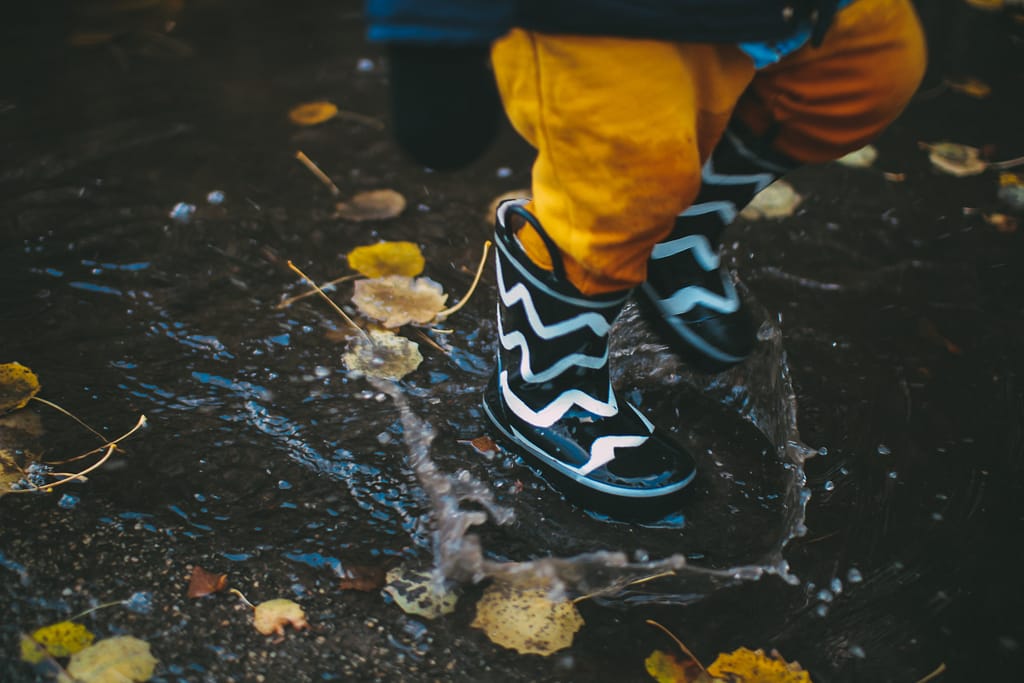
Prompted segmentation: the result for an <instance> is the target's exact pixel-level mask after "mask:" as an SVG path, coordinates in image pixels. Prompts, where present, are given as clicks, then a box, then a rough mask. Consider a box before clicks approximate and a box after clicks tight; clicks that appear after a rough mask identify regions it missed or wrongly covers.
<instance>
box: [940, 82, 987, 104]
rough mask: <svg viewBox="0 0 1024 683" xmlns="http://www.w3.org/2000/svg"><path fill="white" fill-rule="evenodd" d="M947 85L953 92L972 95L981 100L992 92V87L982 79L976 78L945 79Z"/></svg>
mask: <svg viewBox="0 0 1024 683" xmlns="http://www.w3.org/2000/svg"><path fill="white" fill-rule="evenodd" d="M947 83H948V84H949V87H950V89H951V90H953V91H954V92H958V93H961V94H963V95H967V96H969V97H973V98H975V99H977V100H983V99H985V98H986V97H988V96H989V95H991V94H992V88H991V87H990V86H989V85H988V83H985V82H984V81H979V80H978V79H977V78H965V79H963V80H962V81H947Z"/></svg>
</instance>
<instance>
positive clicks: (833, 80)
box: [492, 0, 925, 294]
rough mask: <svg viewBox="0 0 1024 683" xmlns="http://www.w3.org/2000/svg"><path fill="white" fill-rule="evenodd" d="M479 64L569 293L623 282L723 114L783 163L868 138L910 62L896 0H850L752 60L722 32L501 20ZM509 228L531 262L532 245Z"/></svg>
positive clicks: (914, 27) (682, 193)
mask: <svg viewBox="0 0 1024 683" xmlns="http://www.w3.org/2000/svg"><path fill="white" fill-rule="evenodd" d="M492 61H493V64H494V71H495V75H496V78H497V81H498V88H499V90H500V92H501V96H502V100H503V102H504V106H505V110H506V112H507V114H508V116H509V119H510V121H511V122H512V125H513V126H515V128H516V130H517V131H518V132H519V133H520V134H521V135H522V136H523V137H524V138H525V139H526V140H527V141H528V142H529V143H530V144H531V145H533V146H534V147H535V148H536V149H537V153H538V156H537V160H536V162H535V164H534V167H533V181H532V185H533V188H532V191H533V204H532V210H533V212H534V213H535V214H536V216H537V217H538V218H539V219H540V221H541V224H542V225H543V226H544V228H545V230H546V231H547V232H548V234H549V235H550V237H551V239H552V240H553V241H554V242H555V244H556V245H557V246H558V248H559V250H560V251H561V252H562V253H561V257H562V260H563V262H564V263H565V266H566V273H567V276H568V277H569V279H570V280H571V281H572V283H573V284H574V285H576V287H577V288H579V289H580V291H581V292H583V293H585V294H598V293H603V292H611V291H618V290H622V289H627V288H630V287H634V286H636V285H638V284H640V283H641V282H643V281H644V279H645V277H646V267H647V259H648V257H649V255H650V253H651V249H652V248H653V246H654V245H655V243H657V242H658V241H659V240H661V239H663V238H664V237H666V236H667V235H668V233H669V232H670V231H671V229H672V225H673V223H674V220H675V217H676V216H677V215H678V214H679V213H681V212H682V211H683V210H685V209H686V208H687V207H688V206H689V205H690V204H691V203H692V202H693V200H694V198H695V197H696V196H697V191H698V190H699V188H700V172H701V166H702V165H703V163H704V161H705V160H706V159H707V158H708V156H709V155H710V154H711V150H712V149H713V148H714V146H715V144H717V142H718V140H719V138H720V137H721V136H722V133H723V131H724V129H725V127H726V125H727V124H728V122H729V120H730V118H731V117H733V116H734V115H735V116H736V117H737V119H738V120H739V121H741V122H742V123H743V124H745V125H746V126H747V127H748V128H750V129H751V130H752V131H753V132H754V133H755V134H763V133H764V132H766V131H768V130H769V129H771V130H772V135H773V137H772V146H773V147H774V149H776V150H777V151H778V152H781V153H782V154H785V155H786V156H788V157H790V158H791V159H793V160H794V161H797V162H801V163H820V162H824V161H829V160H832V159H836V158H838V157H840V156H842V155H844V154H846V153H847V152H850V151H852V150H854V149H857V148H859V147H861V146H863V145H864V144H866V143H867V142H868V141H870V140H872V139H874V138H875V137H876V136H877V135H878V134H879V133H881V132H882V131H883V130H884V129H885V127H886V126H888V125H889V124H890V123H891V122H892V121H893V120H894V119H895V118H896V117H897V116H898V115H899V114H900V112H901V111H902V110H903V108H904V107H905V106H906V104H907V102H908V101H909V100H910V97H911V95H912V94H913V92H914V91H915V90H916V88H917V86H918V84H919V83H920V80H921V78H922V76H923V73H924V66H925V47H924V39H923V35H922V32H921V28H920V25H919V23H918V20H917V16H916V15H915V13H914V10H913V8H912V6H911V3H910V0H857V2H854V3H853V4H852V5H850V6H849V7H847V8H846V9H844V10H842V11H841V12H839V14H837V15H836V18H835V21H834V23H833V25H832V26H831V28H829V31H828V33H827V35H826V36H825V40H824V42H823V43H822V44H821V45H820V46H818V47H814V46H810V45H807V46H805V47H803V48H801V49H800V50H798V51H796V52H794V53H792V54H790V55H788V56H787V57H785V58H784V59H783V60H782V61H781V62H779V63H777V64H774V65H772V66H769V67H766V68H764V69H761V70H755V69H754V66H753V62H752V61H751V59H750V58H749V57H748V56H747V55H746V54H744V53H743V52H741V51H740V49H739V48H738V47H736V46H734V45H725V44H704V43H674V42H666V41H657V40H639V39H625V38H607V37H590V36H565V35H549V34H540V33H534V32H529V31H522V30H514V31H512V32H511V33H509V34H508V35H506V36H504V37H503V38H502V39H501V40H499V41H498V42H497V43H495V45H494V47H493V49H492ZM519 235H520V239H521V241H522V242H523V246H524V248H525V249H526V252H527V254H528V255H529V256H530V258H531V259H532V260H533V261H534V262H536V263H537V264H538V265H540V266H541V267H544V268H548V269H550V268H551V261H550V258H549V256H548V252H547V249H546V247H545V246H544V243H543V242H542V241H541V239H540V238H539V236H537V234H536V233H535V232H534V231H533V229H532V228H530V227H529V226H526V227H525V228H524V229H523V230H522V231H521V232H520V233H519Z"/></svg>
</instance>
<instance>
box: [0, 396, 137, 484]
mask: <svg viewBox="0 0 1024 683" xmlns="http://www.w3.org/2000/svg"><path fill="white" fill-rule="evenodd" d="M145 424H146V416H145V415H142V416H141V417H139V421H138V423H136V425H135V426H134V427H132V428H131V429H130V430H128V431H127V432H125V433H124V434H122V435H121V436H119V437H118V438H117V439H115V440H113V441H111V442H109V443H106V444H104V445H103V446H100V447H99V448H94V449H93V450H91V451H89V453H88V454H92V453H96V452H98V451H101V450H103V449H106V451H107V452H106V453H104V454H103V456H102V457H101V458H100V459H99V460H97V461H96V462H95V463H93V464H92V465H90V466H89V467H86V468H85V469H84V470H82V471H81V472H78V473H77V474H72V475H70V476H67V477H64V478H63V479H58V480H57V481H54V482H50V483H49V484H46V485H45V486H36V485H35V484H33V485H32V488H29V489H15V490H12V491H8V493H35V492H37V491H46V492H49V491H51V490H53V489H55V488H57V487H58V486H63V485H64V484H68V483H70V482H72V481H76V480H84V479H85V475H87V474H89V473H90V472H92V471H94V470H96V469H99V468H100V467H102V466H103V464H104V463H105V462H106V461H107V460H109V459H110V456H111V455H113V454H114V451H115V450H117V444H118V442H120V441H123V440H124V439H127V438H128V437H129V436H131V435H132V434H134V433H135V432H137V431H138V430H139V429H141V428H142V427H143V425H145ZM88 454H86V455H88ZM82 457H84V455H81V456H78V458H73V460H78V459H79V458H82Z"/></svg>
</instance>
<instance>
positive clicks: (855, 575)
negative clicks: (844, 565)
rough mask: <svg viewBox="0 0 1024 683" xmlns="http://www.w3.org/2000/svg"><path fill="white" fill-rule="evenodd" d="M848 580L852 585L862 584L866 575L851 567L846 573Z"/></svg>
mask: <svg viewBox="0 0 1024 683" xmlns="http://www.w3.org/2000/svg"><path fill="white" fill-rule="evenodd" d="M846 580H847V581H849V582H850V583H860V582H861V581H863V580H864V575H863V574H861V573H860V570H859V569H857V568H856V567H850V570H849V571H848V572H846Z"/></svg>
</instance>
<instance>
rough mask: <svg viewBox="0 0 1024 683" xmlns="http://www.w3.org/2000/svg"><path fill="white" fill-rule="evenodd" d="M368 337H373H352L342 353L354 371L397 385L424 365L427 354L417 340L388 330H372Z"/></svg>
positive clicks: (345, 361)
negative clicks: (396, 383)
mask: <svg viewBox="0 0 1024 683" xmlns="http://www.w3.org/2000/svg"><path fill="white" fill-rule="evenodd" d="M367 335H368V337H369V338H367V337H364V336H363V335H361V334H357V335H355V336H354V337H352V338H351V339H350V341H349V344H348V347H347V348H346V350H345V353H344V354H342V357H341V359H342V361H344V363H345V367H346V368H348V369H349V371H350V372H359V373H362V374H364V375H366V376H368V377H379V378H381V379H390V380H395V381H396V382H397V381H398V380H400V379H402V378H403V377H405V376H406V375H408V374H409V373H410V372H413V371H414V370H415V369H416V368H418V367H419V366H420V363H422V362H423V354H421V353H420V347H419V346H418V345H417V344H416V342H414V341H410V340H409V339H406V338H405V337H401V336H399V335H397V334H395V333H394V332H389V331H388V330H369V331H368V332H367Z"/></svg>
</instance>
